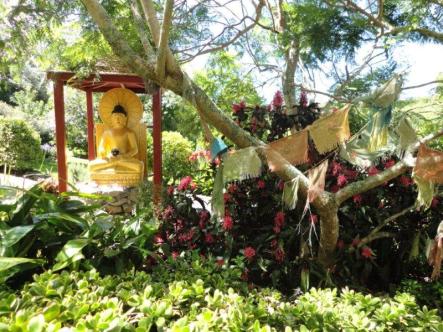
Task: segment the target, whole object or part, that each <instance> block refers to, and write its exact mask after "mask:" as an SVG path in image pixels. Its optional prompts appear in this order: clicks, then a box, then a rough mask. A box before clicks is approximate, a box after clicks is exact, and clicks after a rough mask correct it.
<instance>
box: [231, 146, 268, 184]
mask: <svg viewBox="0 0 443 332" xmlns="http://www.w3.org/2000/svg"><path fill="white" fill-rule="evenodd" d="M223 163H224V169H223V181H224V183H227V182H232V181H242V180H246V179H250V178H254V177H258V176H260V174H261V171H262V163H261V160H260V157H259V156H258V154H257V152H256V151H255V147H253V146H251V147H247V148H244V149H241V150H235V151H230V152H228V153H227V154H226V156H225V158H224V161H223Z"/></svg>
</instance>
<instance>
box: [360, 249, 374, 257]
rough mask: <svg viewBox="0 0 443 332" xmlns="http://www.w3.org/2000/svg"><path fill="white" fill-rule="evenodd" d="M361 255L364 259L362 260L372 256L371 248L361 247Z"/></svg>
mask: <svg viewBox="0 0 443 332" xmlns="http://www.w3.org/2000/svg"><path fill="white" fill-rule="evenodd" d="M361 255H362V256H363V257H364V258H368V259H369V258H371V257H372V256H373V252H372V250H371V248H369V247H363V248H362V249H361Z"/></svg>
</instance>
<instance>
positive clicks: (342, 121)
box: [308, 105, 351, 154]
mask: <svg viewBox="0 0 443 332" xmlns="http://www.w3.org/2000/svg"><path fill="white" fill-rule="evenodd" d="M350 107H351V106H350V105H346V106H345V107H343V108H342V109H341V110H338V111H336V112H334V113H331V114H329V115H327V116H325V117H324V118H321V119H318V120H317V121H315V122H314V123H313V124H312V125H310V126H309V127H308V130H309V135H311V137H312V140H313V141H314V144H315V147H316V148H317V151H318V152H320V153H321V154H323V153H326V152H329V151H331V150H333V149H335V148H336V147H337V145H338V144H339V143H341V142H343V141H345V140H346V139H348V138H349V137H350V136H351V131H350V129H349V121H348V115H349V109H350Z"/></svg>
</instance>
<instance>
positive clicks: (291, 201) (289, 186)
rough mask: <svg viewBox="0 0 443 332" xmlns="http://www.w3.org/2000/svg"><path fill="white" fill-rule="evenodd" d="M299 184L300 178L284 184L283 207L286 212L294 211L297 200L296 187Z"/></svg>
mask: <svg viewBox="0 0 443 332" xmlns="http://www.w3.org/2000/svg"><path fill="white" fill-rule="evenodd" d="M299 184H300V178H299V177H296V178H294V179H292V180H291V181H287V182H285V185H284V187H283V197H282V200H283V206H284V207H286V208H287V209H288V210H294V209H295V206H296V205H297V200H298V186H299Z"/></svg>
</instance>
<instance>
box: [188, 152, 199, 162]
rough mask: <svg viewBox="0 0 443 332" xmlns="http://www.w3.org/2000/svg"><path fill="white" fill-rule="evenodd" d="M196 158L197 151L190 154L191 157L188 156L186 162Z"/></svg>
mask: <svg viewBox="0 0 443 332" xmlns="http://www.w3.org/2000/svg"><path fill="white" fill-rule="evenodd" d="M197 158H198V151H194V152H192V153H191V155H190V156H189V158H188V160H189V161H195V160H197Z"/></svg>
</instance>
